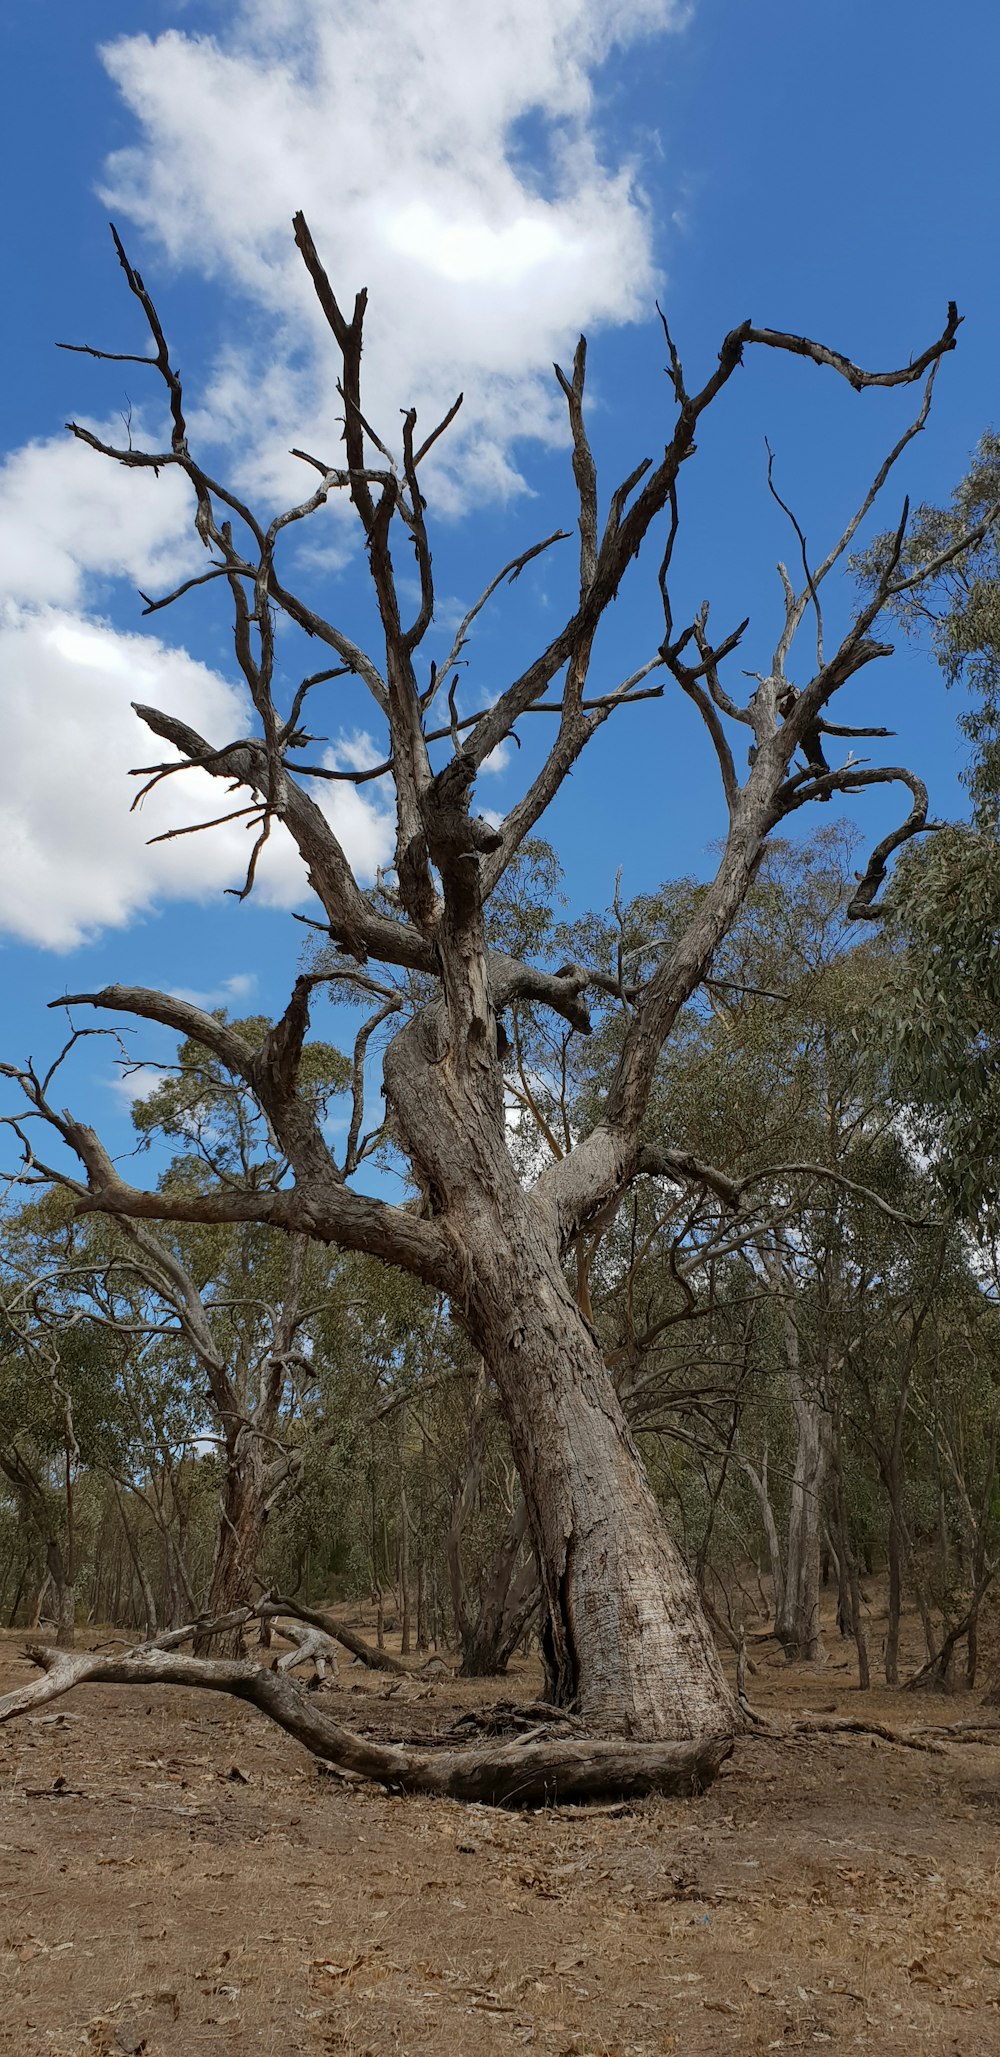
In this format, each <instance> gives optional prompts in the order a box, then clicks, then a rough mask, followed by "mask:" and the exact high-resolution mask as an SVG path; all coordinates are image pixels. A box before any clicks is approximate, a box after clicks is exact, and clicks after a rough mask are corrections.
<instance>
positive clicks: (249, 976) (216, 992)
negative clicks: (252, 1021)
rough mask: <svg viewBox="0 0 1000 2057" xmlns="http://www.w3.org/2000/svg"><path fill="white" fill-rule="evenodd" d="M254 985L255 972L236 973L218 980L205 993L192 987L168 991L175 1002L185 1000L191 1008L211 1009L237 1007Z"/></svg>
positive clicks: (172, 988) (175, 987) (178, 987)
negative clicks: (215, 984) (216, 983)
mask: <svg viewBox="0 0 1000 2057" xmlns="http://www.w3.org/2000/svg"><path fill="white" fill-rule="evenodd" d="M256 984H257V974H256V972H253V971H236V972H234V973H233V976H232V978H227V979H220V980H219V983H218V985H217V986H211V987H209V988H208V990H207V991H201V990H199V989H197V988H195V987H194V986H171V987H170V989H169V990H170V992H171V993H172V994H173V997H174V999H175V1000H187V1001H189V1002H190V1005H191V1006H192V1007H202V1008H205V1009H211V1008H213V1007H233V1006H239V1004H240V1003H241V1002H242V1001H244V1000H247V999H248V998H249V996H250V994H251V993H252V992H253V990H254V987H255V986H256Z"/></svg>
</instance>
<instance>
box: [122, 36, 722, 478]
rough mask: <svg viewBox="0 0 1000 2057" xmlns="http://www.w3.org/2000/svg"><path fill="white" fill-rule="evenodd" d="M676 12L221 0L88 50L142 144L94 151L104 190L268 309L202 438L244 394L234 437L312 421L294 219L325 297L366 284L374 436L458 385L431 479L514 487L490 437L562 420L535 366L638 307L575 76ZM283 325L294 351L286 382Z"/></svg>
mask: <svg viewBox="0 0 1000 2057" xmlns="http://www.w3.org/2000/svg"><path fill="white" fill-rule="evenodd" d="M686 13H687V10H686V8H685V7H683V6H682V5H681V4H679V0H476V5H475V6H474V7H470V6H469V5H468V0H421V4H420V6H419V7H414V5H413V4H412V0H366V4H365V5H364V6H363V7H359V6H358V5H357V4H356V0H284V4H281V0H242V4H241V5H236V6H234V7H233V8H232V10H231V13H230V17H229V19H228V21H227V23H226V26H225V28H224V29H223V30H220V32H219V34H218V35H217V36H209V35H197V34H194V33H192V34H185V33H183V32H182V31H181V30H179V29H171V30H170V31H168V32H167V33H166V34H164V35H162V36H159V37H156V38H152V37H150V36H148V35H134V36H126V37H123V38H122V39H121V40H119V41H117V42H115V43H114V44H112V45H110V46H109V48H108V49H107V50H106V51H105V53H104V55H105V62H106V64H107V66H108V69H109V70H110V72H111V74H112V76H113V77H114V79H115V80H116V81H117V83H118V85H119V87H120V89H121V92H122V94H123V95H124V98H125V100H126V101H127V103H128V105H129V107H130V108H131V110H132V112H133V113H134V114H135V116H136V117H137V119H138V121H139V123H140V126H141V137H140V140H139V142H138V143H137V144H136V145H134V146H133V147H132V148H130V149H127V150H123V151H119V152H118V153H117V154H116V155H115V156H114V157H113V158H112V160H111V162H110V164H109V168H108V177H107V186H106V195H105V197H106V198H107V199H108V200H109V201H110V202H111V204H112V205H113V206H114V207H115V208H116V209H123V210H124V211H125V212H127V213H128V214H129V215H131V217H132V218H133V220H137V221H139V222H141V223H142V225H143V226H144V227H145V228H146V229H147V230H148V231H149V232H150V233H151V234H152V235H154V236H155V237H156V238H157V239H158V240H159V241H160V243H161V244H162V245H164V246H165V248H166V249H167V251H168V252H169V254H170V255H171V257H172V258H173V259H174V260H175V261H176V262H177V263H178V264H184V265H192V264H193V265H195V266H198V267H200V268H201V269H202V270H203V271H205V272H207V273H210V274H212V273H214V274H222V275H223V276H225V277H227V278H228V279H229V280H230V281H231V282H235V283H236V285H237V286H238V287H239V288H240V289H242V290H243V291H245V292H246V293H248V294H249V295H250V296H251V298H252V299H253V300H254V301H255V302H257V303H258V305H259V306H260V307H261V308H263V309H264V310H266V311H268V312H269V313H270V314H271V315H272V317H273V332H272V334H271V335H270V336H269V338H268V345H267V351H266V358H267V365H266V381H265V384H264V386H263V387H262V385H261V375H262V373H263V372H264V365H263V364H261V365H260V366H257V365H252V364H251V362H250V361H249V359H247V358H246V357H244V356H242V355H241V354H240V353H239V352H238V351H233V350H230V351H229V352H227V354H226V357H225V360H224V362H223V363H221V364H220V366H219V368H218V374H217V378H216V382H215V386H214V388H213V390H212V391H211V393H210V394H209V396H208V406H209V411H210V413H211V414H212V416H213V418H214V420H215V423H216V426H217V428H219V429H224V430H225V431H226V432H227V433H229V434H230V435H232V434H238V433H239V429H240V427H241V426H242V427H244V428H245V424H246V405H247V397H248V394H251V393H252V395H253V401H254V423H253V429H254V440H255V442H256V446H257V447H258V448H259V447H260V427H261V423H262V421H263V422H266V423H269V424H270V427H271V428H272V429H273V431H274V434H275V437H276V438H277V437H278V436H279V435H281V434H282V431H283V432H284V433H283V437H282V440H283V443H287V439H288V430H289V429H290V428H292V427H294V428H295V430H296V432H297V434H298V437H299V440H302V439H303V438H304V437H305V435H306V434H307V433H309V434H313V435H315V436H317V437H318V436H319V435H320V433H321V428H320V426H319V425H320V424H325V425H328V424H329V422H330V420H331V418H332V417H334V416H335V414H336V411H337V410H336V403H335V393H334V381H335V365H334V362H333V354H334V353H333V350H332V343H331V339H330V338H329V336H328V334H327V332H326V330H325V328H324V327H323V325H322V322H321V319H320V317H319V314H318V311H317V309H316V307H315V304H314V301H313V298H312V290H311V287H310V286H309V283H308V280H307V278H306V275H305V271H304V268H303V266H302V264H301V260H300V259H299V256H298V253H297V252H296V251H295V250H294V248H293V247H292V243H291V228H290V223H291V216H292V214H293V213H294V212H295V210H296V209H297V208H300V207H301V208H302V209H304V211H305V213H306V215H307V218H308V220H309V223H310V226H311V228H312V230H313V234H314V236H315V237H316V240H317V245H318V247H319V249H320V252H321V255H322V256H323V259H324V261H325V263H326V265H327V268H328V271H329V273H330V277H331V279H332V281H333V282H334V286H335V290H336V291H337V292H338V294H339V296H340V297H341V299H342V301H343V302H344V303H345V305H346V307H347V308H348V309H349V308H350V306H351V304H352V300H353V294H354V292H355V290H356V288H357V287H359V286H361V285H366V286H368V287H369V289H370V293H371V300H370V307H369V315H368V327H367V347H366V360H365V361H366V374H367V379H368V388H367V391H368V398H369V414H370V415H373V416H374V417H375V419H376V425H377V426H378V425H380V424H381V426H382V429H383V432H388V433H389V434H391V433H392V429H393V425H394V424H395V423H396V421H397V420H398V414H397V409H398V407H399V406H400V404H405V403H408V402H410V401H413V402H414V403H415V404H416V405H417V406H418V407H419V408H420V410H421V413H422V416H423V417H424V418H429V416H430V415H432V414H433V413H434V412H435V411H440V410H441V409H442V408H443V407H444V406H446V405H447V404H448V403H449V402H450V401H451V399H452V398H453V397H454V394H455V392H456V391H457V390H458V388H459V386H464V388H465V392H466V405H465V408H464V409H463V414H462V416H460V418H459V423H458V424H456V429H455V431H454V432H453V435H452V438H451V441H450V454H445V455H444V456H443V457H442V464H443V465H444V466H445V467H446V471H445V476H444V477H442V478H439V481H438V484H439V487H445V486H447V488H448V489H449V490H450V494H451V497H452V500H453V502H455V503H457V502H458V501H459V500H460V499H462V498H463V497H464V498H470V497H474V496H475V495H476V494H477V493H481V492H484V491H485V492H492V493H503V492H507V491H510V490H511V489H512V488H514V487H516V485H517V484H518V479H517V474H516V470H515V468H514V465H513V462H512V459H511V456H510V449H511V444H512V441H513V439H514V438H515V437H516V436H519V435H524V434H535V435H542V436H546V437H548V436H551V435H552V434H553V433H557V432H558V433H562V426H561V425H562V408H561V403H558V402H557V400H556V397H555V396H554V394H553V391H552V385H551V376H550V372H549V368H548V367H549V361H550V359H551V357H552V356H553V354H557V353H559V352H562V351H564V350H565V349H566V348H567V347H569V346H570V345H571V343H572V338H573V335H574V332H575V330H576V329H578V328H579V327H581V326H592V325H594V324H596V323H601V322H608V321H612V322H618V321H627V320H630V319H634V318H635V317H636V316H637V315H639V314H642V313H645V312H647V311H648V309H649V307H650V305H651V303H652V298H653V293H654V290H655V286H656V273H655V266H654V257H653V247H652V246H653V231H652V224H651V220H650V215H649V212H648V210H647V207H646V205H645V202H644V198H643V195H642V192H641V188H640V185H639V182H638V178H637V174H636V169H635V167H634V166H633V165H632V164H631V163H629V162H627V161H625V162H620V163H617V164H612V165H608V164H606V163H605V162H604V161H602V157H601V154H600V147H599V137H598V119H597V112H596V107H595V93H594V83H593V81H594V76H595V74H596V73H597V72H598V70H599V67H600V65H601V63H602V62H603V60H604V59H605V58H606V57H607V56H608V54H609V52H610V51H611V49H612V48H613V47H614V46H616V45H617V46H627V45H629V44H633V43H635V42H636V41H637V40H638V39H639V38H642V37H648V36H653V35H656V34H662V33H663V32H664V31H666V30H668V29H672V28H676V27H678V26H680V25H681V24H682V23H683V21H684V19H685V18H686ZM528 120H532V121H534V123H535V124H536V132H535V133H536V147H535V148H534V149H533V153H532V157H531V159H530V160H529V158H528V155H527V152H526V150H525V148H524V147H523V142H522V132H521V131H520V130H519V125H520V124H523V123H524V122H526V121H528ZM251 195H252V203H251V201H250V199H249V196H251ZM303 333H305V334H311V335H312V337H313V338H314V340H315V343H316V346H317V349H316V355H315V357H314V359H313V361H312V363H311V364H310V365H309V366H308V368H307V369H306V370H305V371H303V369H302V366H301V339H302V335H303ZM295 344H298V345H299V349H300V356H299V360H298V365H297V368H295V367H293V360H292V350H293V347H294V345H295ZM557 425H558V426H557ZM326 438H327V440H328V438H329V428H328V426H327V427H326ZM248 448H249V439H248ZM288 476H289V477H290V476H291V473H290V472H289V474H288ZM270 482H271V483H276V481H275V479H274V477H273V475H272V476H271V478H270Z"/></svg>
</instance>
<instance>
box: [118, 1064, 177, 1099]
mask: <svg viewBox="0 0 1000 2057" xmlns="http://www.w3.org/2000/svg"><path fill="white" fill-rule="evenodd" d="M105 1083H106V1084H107V1085H109V1086H110V1088H111V1091H112V1092H113V1093H118V1094H119V1095H120V1097H121V1099H123V1100H127V1101H128V1103H129V1106H132V1105H133V1104H134V1102H135V1101H136V1100H148V1098H149V1095H150V1093H155V1091H156V1088H157V1086H162V1084H163V1073H162V1071H157V1069H156V1066H155V1065H153V1064H132V1065H128V1066H127V1067H126V1068H125V1069H124V1070H123V1071H122V1072H120V1073H119V1075H118V1076H117V1077H116V1078H111V1079H107V1080H106V1081H105Z"/></svg>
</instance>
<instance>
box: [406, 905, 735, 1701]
mask: <svg viewBox="0 0 1000 2057" xmlns="http://www.w3.org/2000/svg"><path fill="white" fill-rule="evenodd" d="M463 947H464V939H463V938H461V937H458V938H452V939H449V942H448V944H447V946H443V956H444V961H445V966H446V969H445V984H446V986H447V985H448V984H449V981H450V968H449V950H454V951H455V952H456V953H459V952H460V951H461V949H462V948H463ZM468 973H469V966H468V964H467V963H466V962H465V961H464V960H463V962H462V963H460V964H459V965H458V966H457V967H456V969H455V971H454V986H455V991H456V994H457V997H458V999H460V1001H461V1005H462V1009H463V1013H464V1015H465V1019H464V1021H459V1022H456V1021H454V1020H450V1021H449V1020H447V1018H446V1017H445V1015H444V1013H443V1011H442V1009H441V1008H440V1007H437V1006H432V1007H429V1008H427V1009H426V1010H425V1012H424V1013H423V1014H422V1015H420V1016H418V1017H417V1019H416V1020H415V1021H414V1022H412V1023H411V1024H409V1025H408V1027H407V1028H405V1029H403V1030H402V1031H401V1032H400V1034H399V1035H398V1036H397V1037H396V1038H395V1040H394V1041H393V1043H391V1044H390V1046H389V1049H388V1050H387V1052H386V1058H385V1082H386V1098H387V1104H388V1106H389V1108H390V1112H391V1116H392V1119H393V1121H394V1124H395V1127H396V1129H397V1132H398V1133H399V1134H400V1136H401V1137H402V1138H403V1140H404V1142H405V1145H406V1148H407V1150H408V1152H409V1154H410V1157H411V1160H412V1161H413V1162H414V1163H416V1164H418V1165H420V1166H421V1168H422V1171H423V1173H424V1176H425V1177H426V1180H427V1193H428V1204H429V1205H431V1206H433V1205H434V1195H435V1193H438V1194H439V1195H446V1196H447V1200H448V1214H447V1222H448V1229H449V1234H450V1235H451V1237H452V1238H453V1240H454V1243H455V1245H456V1248H457V1250H458V1251H459V1252H460V1253H461V1260H462V1267H463V1272H464V1279H465V1292H464V1297H463V1301H462V1303H461V1305H460V1306H458V1308H457V1311H458V1312H459V1315H460V1318H461V1319H462V1320H463V1322H464V1325H465V1327H466V1329H467V1331H468V1333H469V1336H470V1338H471V1340H472V1342H473V1344H474V1346H475V1348H476V1349H478V1350H479V1352H480V1354H481V1356H482V1358H483V1360H484V1362H485V1365H486V1369H487V1372H488V1373H489V1375H490V1377H491V1378H492V1380H493V1384H494V1386H495V1388H496V1391H497V1394H498V1397H499V1400H500V1405H501V1407H502V1409H503V1413H504V1417H505V1419H506V1423H507V1429H508V1434H509V1436H510V1441H511V1448H512V1451H513V1455H514V1461H515V1463H516V1465H517V1468H518V1472H519V1474H520V1478H521V1487H522V1491H523V1493H524V1498H525V1503H526V1506H527V1510H528V1524H529V1528H530V1532H531V1540H532V1544H533V1546H534V1552H535V1558H536V1561H537V1564H538V1568H539V1576H540V1580H541V1586H542V1599H543V1609H544V1613H545V1623H544V1628H543V1637H542V1654H543V1658H544V1661H545V1667H546V1675H547V1683H548V1693H549V1697H550V1698H551V1699H552V1700H554V1701H555V1703H556V1704H557V1705H558V1706H561V1707H575V1708H577V1709H578V1710H579V1711H580V1713H581V1714H582V1715H583V1716H584V1718H585V1720H586V1721H587V1722H588V1724H589V1725H590V1726H592V1727H593V1728H594V1729H595V1730H596V1731H597V1732H598V1733H599V1734H601V1735H606V1736H628V1737H634V1738H640V1737H642V1738H645V1739H648V1740H651V1741H652V1740H654V1739H660V1738H665V1737H670V1736H673V1737H676V1738H682V1737H707V1736H717V1735H721V1734H730V1735H731V1734H732V1733H733V1732H734V1730H735V1729H736V1728H737V1727H738V1726H739V1713H738V1709H737V1707H736V1703H735V1701H734V1699H733V1696H732V1693H731V1692H730V1689H729V1686H728V1684H727V1682H726V1677H725V1673H724V1672H723V1669H722V1665H721V1662H720V1659H719V1655H718V1651H717V1650H716V1647H715V1642H714V1640H713V1637H712V1632H711V1629H710V1628H709V1625H708V1621H707V1619H706V1616H705V1612H704V1609H703V1607H702V1604H701V1598H700V1595H699V1593H698V1589H697V1586H696V1584H695V1581H694V1579H693V1577H692V1576H691V1573H690V1571H689V1570H688V1567H687V1565H686V1564H685V1562H684V1560H683V1558H682V1556H681V1554H680V1552H679V1550H678V1549H677V1548H676V1546H675V1544H674V1543H673V1542H672V1540H671V1539H670V1537H669V1536H668V1534H667V1531H666V1529H665V1527H664V1524H663V1519H662V1516H661V1513H660V1509H659V1507H658V1506H657V1503H656V1500H655V1498H654V1496H653V1493H652V1491H651V1489H650V1486H649V1482H648V1480H647V1478H646V1474H645V1470H644V1468H643V1464H642V1460H641V1458H640V1456H639V1452H638V1450H637V1448H636V1445H635V1442H634V1440H633V1437H632V1434H631V1431H630V1429H629V1427H628V1424H627V1422H626V1420H625V1416H624V1414H623V1412H622V1408H621V1405H620V1402H619V1400H618V1397H617V1394H616V1392H615V1389H614V1386H613V1383H612V1380H611V1378H610V1376H609V1373H608V1371H607V1367H606V1365H605V1362H604V1357H603V1354H602V1352H601V1349H600V1346H599V1344H598V1341H597V1338H596V1336H595V1335H594V1332H593V1330H592V1328H591V1327H590V1325H589V1323H588V1322H587V1321H586V1319H585V1317H584V1315H583V1314H582V1312H581V1310H580V1308H579V1307H578V1305H577V1303H576V1300H575V1298H574V1296H573V1294H572V1293H571V1292H570V1289H569V1287H568V1285H567V1282H566V1278H565V1275H564V1272H563V1265H562V1252H561V1231H560V1218H559V1205H558V1203H556V1202H553V1203H551V1204H547V1202H546V1197H545V1193H546V1189H545V1188H544V1187H543V1188H542V1189H541V1190H540V1191H535V1192H526V1191H525V1190H524V1188H523V1186H522V1185H521V1184H520V1181H519V1179H518V1177H517V1173H516V1170H515V1167H514V1164H513V1162H512V1160H511V1156H510V1152H509V1149H508V1146H507V1136H506V1129H505V1122H504V1108H503V1096H502V1091H501V1086H500V1080H499V1073H498V1068H497V1066H496V1060H495V1052H494V1053H493V1054H492V1055H491V1054H490V1050H489V1037H490V1035H492V1036H493V1037H494V1038H495V1033H496V1030H495V1022H494V1020H493V1016H492V1013H491V1009H490V1003H489V999H488V993H487V990H486V987H485V984H484V983H483V981H482V979H481V978H477V977H475V976H472V977H469V976H468ZM464 980H467V983H465V986H464V990H463V985H462V982H463V981H464ZM453 1304H454V1303H453Z"/></svg>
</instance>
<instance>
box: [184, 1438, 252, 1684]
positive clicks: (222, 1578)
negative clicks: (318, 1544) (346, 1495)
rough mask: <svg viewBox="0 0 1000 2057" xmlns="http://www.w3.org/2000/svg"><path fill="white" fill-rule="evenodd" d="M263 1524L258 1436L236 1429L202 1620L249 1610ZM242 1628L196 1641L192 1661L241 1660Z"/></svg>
mask: <svg viewBox="0 0 1000 2057" xmlns="http://www.w3.org/2000/svg"><path fill="white" fill-rule="evenodd" d="M266 1525H267V1472H266V1461H265V1457H264V1452H263V1448H262V1445H261V1440H260V1437H259V1436H257V1435H255V1434H254V1432H253V1430H252V1429H250V1428H247V1427H244V1426H242V1425H241V1426H240V1427H239V1428H238V1429H237V1431H236V1434H235V1436H234V1438H233V1442H232V1445H231V1447H230V1448H229V1449H228V1450H227V1453H226V1476H225V1481H224V1484H223V1488H222V1505H221V1508H220V1511H219V1530H218V1535H217V1537H216V1544H215V1558H214V1562H213V1564H212V1576H211V1579H210V1581H209V1588H208V1597H207V1599H206V1602H205V1609H204V1611H205V1613H206V1615H210V1616H213V1617H214V1616H216V1615H219V1614H230V1613H232V1612H233V1611H234V1610H235V1609H236V1608H239V1607H252V1606H253V1603H254V1598H255V1589H256V1587H257V1585H258V1580H257V1571H258V1567H259V1565H260V1558H261V1551H262V1549H263V1544H264V1530H265V1527H266ZM243 1647H244V1644H243V1629H242V1628H234V1629H232V1630H231V1631H230V1632H229V1633H228V1635H227V1636H224V1637H218V1636H216V1637H214V1638H212V1639H211V1643H209V1642H205V1641H204V1640H203V1639H200V1640H198V1641H196V1642H195V1646H194V1650H195V1656H196V1657H204V1656H207V1655H208V1653H209V1650H210V1649H211V1654H212V1655H213V1656H219V1655H220V1654H221V1655H225V1656H232V1657H241V1656H242V1655H243Z"/></svg>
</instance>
